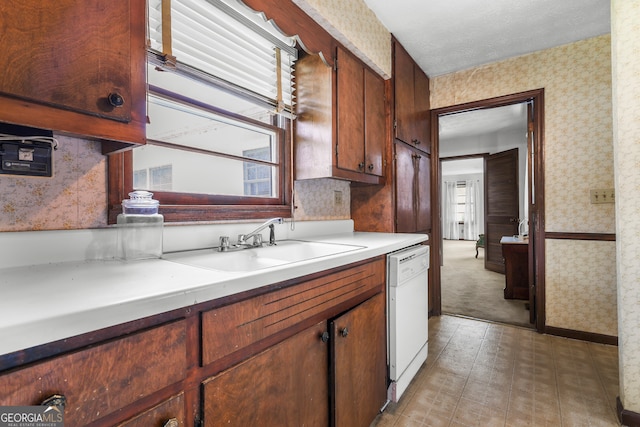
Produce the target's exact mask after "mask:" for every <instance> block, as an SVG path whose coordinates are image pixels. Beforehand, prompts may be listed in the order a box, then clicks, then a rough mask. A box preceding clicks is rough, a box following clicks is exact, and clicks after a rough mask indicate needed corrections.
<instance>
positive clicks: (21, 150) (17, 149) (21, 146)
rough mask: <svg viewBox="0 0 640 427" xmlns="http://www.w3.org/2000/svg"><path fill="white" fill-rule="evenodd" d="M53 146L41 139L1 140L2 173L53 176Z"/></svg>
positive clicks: (0, 162) (0, 159) (0, 165)
mask: <svg viewBox="0 0 640 427" xmlns="http://www.w3.org/2000/svg"><path fill="white" fill-rule="evenodd" d="M51 153H52V147H51V144H50V143H48V142H41V141H31V142H26V141H25V142H23V141H19V140H16V141H11V140H9V141H0V173H2V174H9V175H28V176H51V175H52V167H51Z"/></svg>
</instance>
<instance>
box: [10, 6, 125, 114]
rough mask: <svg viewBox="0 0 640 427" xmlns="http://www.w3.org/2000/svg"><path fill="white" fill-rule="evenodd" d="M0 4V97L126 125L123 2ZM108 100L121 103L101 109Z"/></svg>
mask: <svg viewBox="0 0 640 427" xmlns="http://www.w3.org/2000/svg"><path fill="white" fill-rule="evenodd" d="M3 3H4V4H3V6H2V7H1V8H0V9H1V10H2V15H3V22H4V24H3V37H2V40H3V42H2V50H3V54H2V55H0V68H1V69H2V70H3V72H2V77H1V78H0V91H1V92H2V93H4V94H7V95H11V96H16V97H18V98H22V99H26V100H30V101H36V102H40V103H44V104H49V105H53V106H57V107H61V108H64V109H70V110H75V111H79V112H83V113H87V114H92V115H97V116H102V117H108V118H113V119H116V120H120V121H129V120H130V119H131V70H130V68H129V64H130V63H131V31H130V20H129V7H130V5H129V1H105V0H83V1H76V0H56V1H54V2H43V1H41V0H20V1H8V2H3ZM7 3H8V4H7ZM111 93H113V94H118V95H119V96H120V97H121V98H122V100H123V102H124V103H123V104H122V106H120V107H114V106H113V105H112V104H111V103H110V102H109V101H108V96H109V94H111Z"/></svg>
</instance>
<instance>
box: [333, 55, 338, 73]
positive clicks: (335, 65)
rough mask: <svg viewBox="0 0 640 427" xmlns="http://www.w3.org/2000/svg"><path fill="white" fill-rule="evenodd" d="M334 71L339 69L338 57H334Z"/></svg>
mask: <svg viewBox="0 0 640 427" xmlns="http://www.w3.org/2000/svg"><path fill="white" fill-rule="evenodd" d="M333 71H338V58H337V57H336V58H333Z"/></svg>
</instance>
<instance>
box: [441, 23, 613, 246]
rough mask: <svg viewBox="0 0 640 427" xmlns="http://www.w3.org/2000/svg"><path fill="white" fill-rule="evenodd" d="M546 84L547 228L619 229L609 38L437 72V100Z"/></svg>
mask: <svg viewBox="0 0 640 427" xmlns="http://www.w3.org/2000/svg"><path fill="white" fill-rule="evenodd" d="M538 88H544V90H545V94H544V95H545V105H544V109H545V130H544V131H545V135H544V138H545V151H546V155H545V159H544V160H545V203H546V212H545V214H546V230H547V231H564V232H588V233H613V232H614V231H615V222H614V212H613V205H612V204H599V205H592V204H590V201H589V190H590V189H600V188H613V145H612V133H611V132H612V131H611V123H612V121H611V55H610V37H609V36H608V35H607V36H601V37H596V38H592V39H589V40H585V41H581V42H577V43H573V44H569V45H564V46H560V47H558V48H554V49H548V50H544V51H541V52H537V53H533V54H530V55H525V56H520V57H517V58H512V59H509V60H506V61H501V62H496V63H493V64H488V65H485V66H481V67H478V68H473V69H471V70H467V71H462V72H458V73H452V74H447V75H444V76H438V77H435V78H433V79H431V107H432V108H439V107H444V106H449V105H455V104H461V103H464V102H469V101H475V100H480V99H487V98H492V97H495V96H500V95H507V94H511V93H517V92H523V91H526V90H531V89H538Z"/></svg>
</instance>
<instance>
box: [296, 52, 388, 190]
mask: <svg viewBox="0 0 640 427" xmlns="http://www.w3.org/2000/svg"><path fill="white" fill-rule="evenodd" d="M384 87H385V86H384V80H383V79H382V78H381V77H379V76H378V75H377V74H375V73H374V72H372V71H371V70H370V69H369V68H368V67H367V66H366V65H365V64H363V63H362V62H360V60H358V59H357V58H356V57H354V56H353V55H352V54H351V53H349V52H348V51H346V50H345V49H343V48H342V47H337V48H336V59H335V67H334V68H331V67H329V66H327V64H325V63H324V62H323V61H322V59H321V58H320V57H319V56H318V55H307V56H305V57H304V58H301V59H300V60H299V61H298V62H297V63H296V94H297V115H298V119H297V120H296V124H295V132H296V145H295V156H296V168H295V170H296V176H295V178H296V179H310V178H338V179H345V180H349V181H353V182H360V183H365V184H381V183H382V181H383V176H384V168H383V166H384V157H383V153H384V147H385V140H386V139H385V138H386V135H387V132H386V122H387V118H386V117H387V116H386V100H385V90H384Z"/></svg>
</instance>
